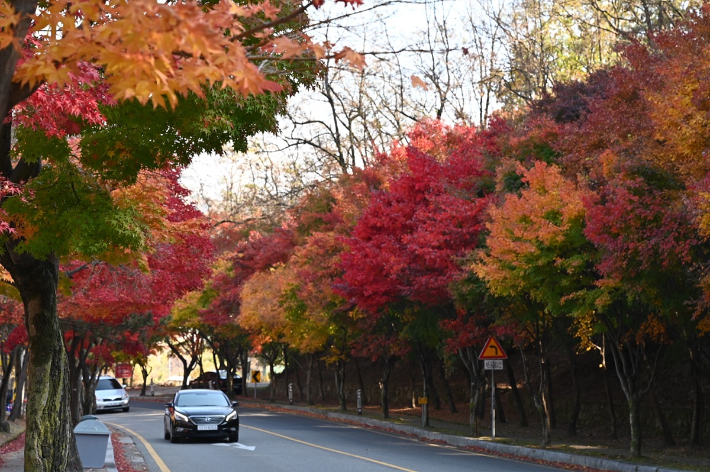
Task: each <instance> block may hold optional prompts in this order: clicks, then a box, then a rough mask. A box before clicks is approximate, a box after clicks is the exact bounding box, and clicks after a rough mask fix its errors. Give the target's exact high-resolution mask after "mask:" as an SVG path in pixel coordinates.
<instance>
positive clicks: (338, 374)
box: [335, 359, 347, 411]
mask: <svg viewBox="0 0 710 472" xmlns="http://www.w3.org/2000/svg"><path fill="white" fill-rule="evenodd" d="M335 389H336V391H337V392H338V402H339V404H340V409H341V410H343V411H345V410H347V405H346V404H345V361H344V360H342V359H338V361H337V362H336V363H335Z"/></svg>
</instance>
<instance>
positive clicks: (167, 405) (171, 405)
mask: <svg viewBox="0 0 710 472" xmlns="http://www.w3.org/2000/svg"><path fill="white" fill-rule="evenodd" d="M165 406H166V407H168V408H174V407H175V404H174V403H173V402H168V403H166V404H165Z"/></svg>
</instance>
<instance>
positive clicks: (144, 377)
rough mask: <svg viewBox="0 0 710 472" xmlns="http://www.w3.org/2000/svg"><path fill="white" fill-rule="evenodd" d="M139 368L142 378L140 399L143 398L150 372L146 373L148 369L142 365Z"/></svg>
mask: <svg viewBox="0 0 710 472" xmlns="http://www.w3.org/2000/svg"><path fill="white" fill-rule="evenodd" d="M140 368H141V377H143V384H142V385H141V393H140V396H141V397H145V393H146V389H147V388H148V375H150V372H148V367H147V366H146V365H144V364H140Z"/></svg>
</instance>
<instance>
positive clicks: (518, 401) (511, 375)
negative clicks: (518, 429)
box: [505, 360, 528, 428]
mask: <svg viewBox="0 0 710 472" xmlns="http://www.w3.org/2000/svg"><path fill="white" fill-rule="evenodd" d="M505 366H506V371H507V372H508V383H509V384H510V389H511V390H512V391H513V398H514V399H515V406H516V407H517V408H518V417H519V418H520V419H519V421H518V423H519V424H520V426H522V427H523V428H526V427H527V426H528V415H527V414H526V413H525V404H523V398H522V396H521V395H520V390H518V382H517V381H516V380H515V372H514V371H513V366H512V365H510V360H509V361H508V362H506V363H505Z"/></svg>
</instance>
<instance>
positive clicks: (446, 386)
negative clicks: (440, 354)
mask: <svg viewBox="0 0 710 472" xmlns="http://www.w3.org/2000/svg"><path fill="white" fill-rule="evenodd" d="M439 374H440V375H441V381H442V383H443V384H444V393H445V394H446V401H447V402H448V404H449V411H450V412H451V413H458V412H459V410H457V409H456V402H455V401H454V394H453V392H452V391H451V384H449V379H447V378H446V368H445V366H444V363H443V362H442V361H441V360H439Z"/></svg>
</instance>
